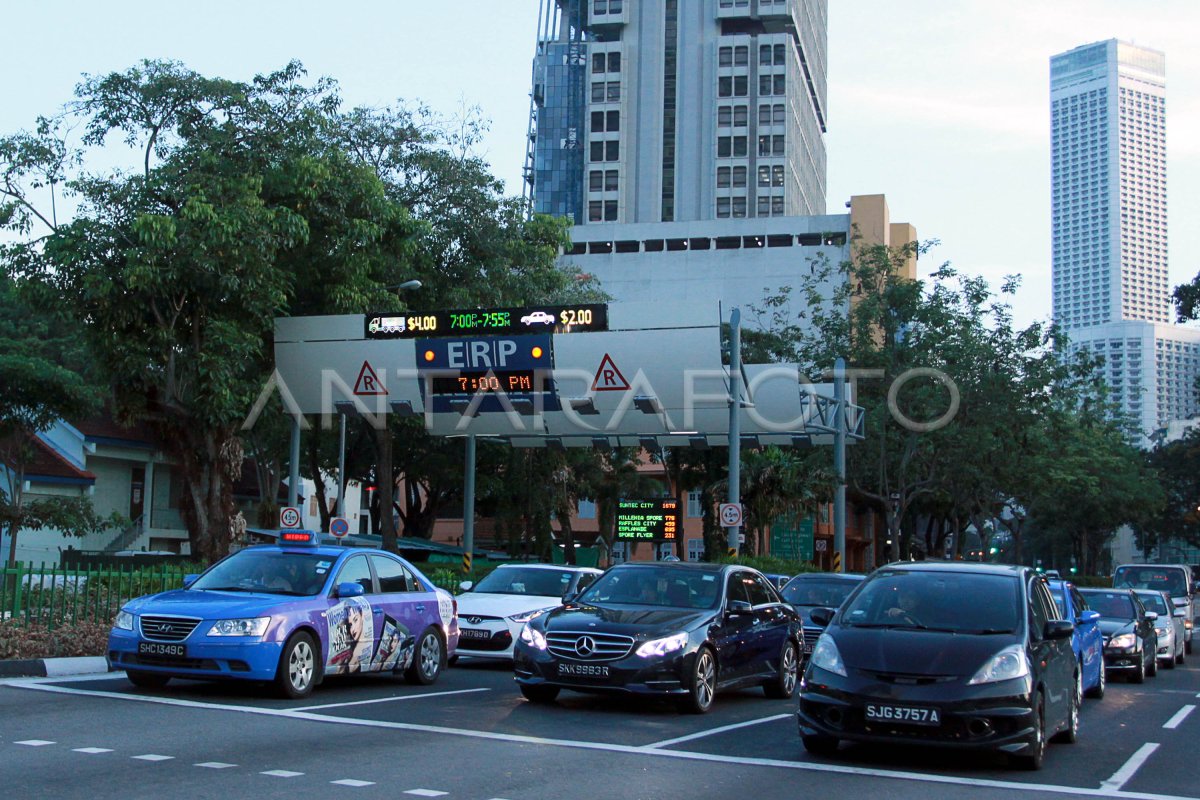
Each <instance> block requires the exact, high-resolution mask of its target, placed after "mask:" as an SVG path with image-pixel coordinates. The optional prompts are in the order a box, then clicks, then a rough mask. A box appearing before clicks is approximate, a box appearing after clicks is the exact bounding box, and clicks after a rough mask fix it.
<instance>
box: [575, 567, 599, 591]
mask: <svg viewBox="0 0 1200 800" xmlns="http://www.w3.org/2000/svg"><path fill="white" fill-rule="evenodd" d="M595 580H596V575H595V573H592V572H581V573H579V579H578V580H576V581H575V591H577V592H582V591H583V590H584V589H586V588H587V587H589V586H591V585H592V582H593V581H595Z"/></svg>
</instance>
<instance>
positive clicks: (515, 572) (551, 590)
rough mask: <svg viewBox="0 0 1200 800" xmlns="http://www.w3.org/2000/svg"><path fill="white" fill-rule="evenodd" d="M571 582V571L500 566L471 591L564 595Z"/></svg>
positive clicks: (542, 595)
mask: <svg viewBox="0 0 1200 800" xmlns="http://www.w3.org/2000/svg"><path fill="white" fill-rule="evenodd" d="M570 583H571V571H570V570H565V569H541V568H537V567H498V568H496V569H495V570H493V571H491V572H489V573H488V574H487V575H485V576H484V577H483V578H482V579H481V580H480V581H479V583H478V584H476V585H475V586H474V587H473V588H472V589H471V591H472V592H477V593H480V594H523V595H536V596H539V597H562V596H563V594H564V593H565V592H566V591H567V586H569V585H570Z"/></svg>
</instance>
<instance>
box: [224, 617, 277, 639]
mask: <svg viewBox="0 0 1200 800" xmlns="http://www.w3.org/2000/svg"><path fill="white" fill-rule="evenodd" d="M270 621H271V618H270V617H248V618H246V619H219V620H217V621H216V622H214V623H213V626H212V627H211V628H209V629H208V635H209V636H262V635H263V634H264V633H266V632H267V624H268V623H269V622H270Z"/></svg>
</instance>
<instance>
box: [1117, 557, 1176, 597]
mask: <svg viewBox="0 0 1200 800" xmlns="http://www.w3.org/2000/svg"><path fill="white" fill-rule="evenodd" d="M1113 586H1114V587H1116V588H1118V589H1125V588H1129V589H1153V590H1154V591H1156V592H1166V593H1167V594H1169V595H1171V596H1172V597H1182V596H1184V595H1185V594H1187V591H1188V585H1187V577H1186V576H1185V574H1184V571H1183V568H1182V567H1160V566H1154V565H1148V566H1144V567H1142V566H1137V567H1129V566H1126V567H1118V568H1117V572H1116V574H1115V575H1113Z"/></svg>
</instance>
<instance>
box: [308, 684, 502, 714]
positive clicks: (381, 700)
mask: <svg viewBox="0 0 1200 800" xmlns="http://www.w3.org/2000/svg"><path fill="white" fill-rule="evenodd" d="M490 691H491V689H486V688H485V689H455V690H454V691H449V692H426V693H425V694H409V695H402V696H400V697H377V698H375V699H374V700H352V701H350V702H348V703H325V704H324V705H320V706H300V707H299V708H289V709H288V711H316V710H317V709H318V708H345V707H346V706H366V705H371V704H372V703H390V702H392V701H393V700H420V699H422V698H425V697H444V696H446V695H448V694H471V693H472V692H490Z"/></svg>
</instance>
